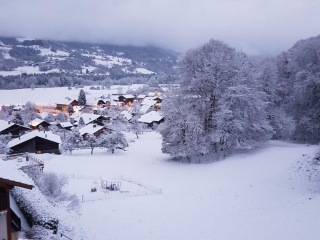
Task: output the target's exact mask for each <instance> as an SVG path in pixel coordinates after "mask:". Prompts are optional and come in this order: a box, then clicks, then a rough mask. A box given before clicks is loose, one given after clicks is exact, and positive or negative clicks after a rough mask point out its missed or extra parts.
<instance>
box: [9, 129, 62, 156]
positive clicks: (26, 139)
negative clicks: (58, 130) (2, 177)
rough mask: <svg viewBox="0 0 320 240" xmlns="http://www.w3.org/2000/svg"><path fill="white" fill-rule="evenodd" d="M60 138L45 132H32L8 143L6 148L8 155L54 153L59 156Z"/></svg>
mask: <svg viewBox="0 0 320 240" xmlns="http://www.w3.org/2000/svg"><path fill="white" fill-rule="evenodd" d="M60 144H61V138H60V136H59V135H56V134H53V133H51V132H45V131H43V132H42V131H41V132H40V131H33V132H29V133H27V134H25V135H22V136H21V137H19V138H16V139H14V140H12V141H10V142H9V143H8V144H7V147H8V148H10V154H17V153H26V152H28V153H38V154H40V153H55V154H60V151H59V145H60Z"/></svg>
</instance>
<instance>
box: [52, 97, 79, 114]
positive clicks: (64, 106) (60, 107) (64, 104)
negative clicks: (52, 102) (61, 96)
mask: <svg viewBox="0 0 320 240" xmlns="http://www.w3.org/2000/svg"><path fill="white" fill-rule="evenodd" d="M69 104H71V105H72V106H76V105H78V101H77V100H76V99H71V100H66V101H62V102H59V103H56V105H57V107H56V109H57V110H59V111H61V112H67V108H68V106H69Z"/></svg>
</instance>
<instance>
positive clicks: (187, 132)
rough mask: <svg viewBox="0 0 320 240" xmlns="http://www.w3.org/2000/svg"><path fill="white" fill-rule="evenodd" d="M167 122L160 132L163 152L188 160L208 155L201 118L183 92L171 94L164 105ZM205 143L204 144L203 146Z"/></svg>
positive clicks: (161, 125)
mask: <svg viewBox="0 0 320 240" xmlns="http://www.w3.org/2000/svg"><path fill="white" fill-rule="evenodd" d="M162 113H163V116H164V118H165V121H164V122H163V123H161V124H160V126H159V127H158V131H159V132H160V133H161V135H162V138H163V140H162V152H163V153H167V154H169V155H171V156H173V157H182V158H186V159H187V161H189V162H190V160H191V157H192V155H194V154H196V153H199V152H202V153H207V152H208V150H207V145H206V143H205V139H202V138H201V137H202V133H203V126H202V122H201V120H200V118H199V117H198V116H197V115H196V114H194V112H192V101H190V99H189V98H188V97H183V96H182V93H181V92H175V93H171V94H169V95H168V96H167V98H166V100H165V101H164V102H163V104H162ZM201 143H203V144H201Z"/></svg>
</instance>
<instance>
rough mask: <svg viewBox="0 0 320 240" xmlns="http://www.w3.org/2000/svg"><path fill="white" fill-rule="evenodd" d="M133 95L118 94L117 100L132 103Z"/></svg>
mask: <svg viewBox="0 0 320 240" xmlns="http://www.w3.org/2000/svg"><path fill="white" fill-rule="evenodd" d="M134 100H135V96H133V95H132V94H126V95H120V96H119V102H124V103H125V104H129V103H133V101H134Z"/></svg>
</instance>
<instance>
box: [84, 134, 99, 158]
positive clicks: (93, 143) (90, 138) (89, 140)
mask: <svg viewBox="0 0 320 240" xmlns="http://www.w3.org/2000/svg"><path fill="white" fill-rule="evenodd" d="M84 144H85V145H86V146H89V147H90V148H91V154H92V153H93V149H94V148H95V147H97V145H98V140H97V137H96V136H95V135H93V134H88V135H87V136H86V140H85V141H84Z"/></svg>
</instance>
